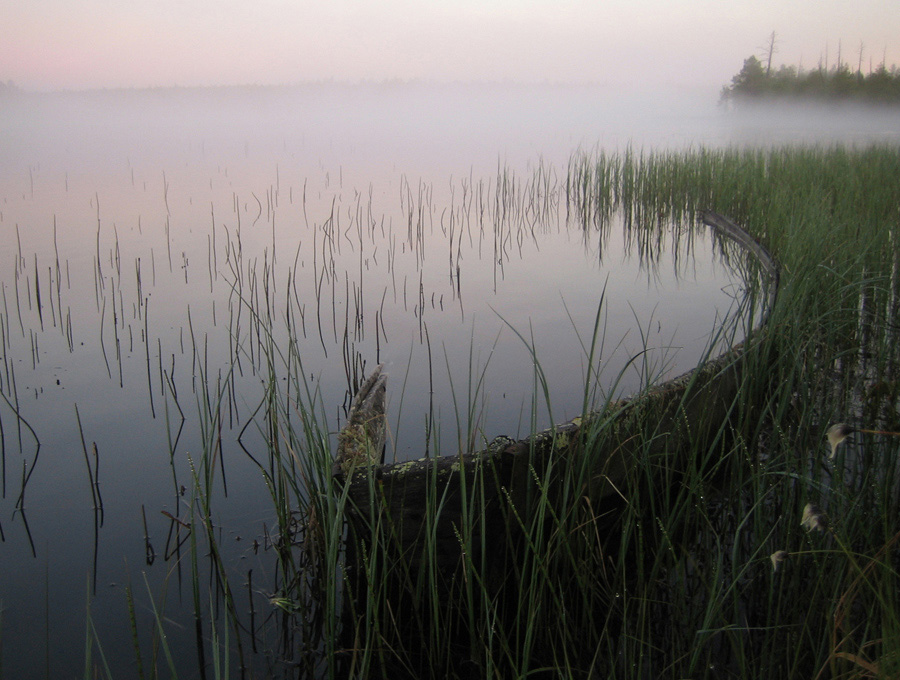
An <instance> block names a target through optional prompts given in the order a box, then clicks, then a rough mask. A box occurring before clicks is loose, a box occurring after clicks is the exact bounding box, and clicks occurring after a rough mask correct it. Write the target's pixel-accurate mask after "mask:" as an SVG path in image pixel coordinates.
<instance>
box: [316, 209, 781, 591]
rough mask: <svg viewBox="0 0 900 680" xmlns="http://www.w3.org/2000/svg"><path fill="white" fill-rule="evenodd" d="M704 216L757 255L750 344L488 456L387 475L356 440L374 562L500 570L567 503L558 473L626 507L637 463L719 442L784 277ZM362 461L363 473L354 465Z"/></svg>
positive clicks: (407, 568) (350, 494)
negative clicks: (527, 528)
mask: <svg viewBox="0 0 900 680" xmlns="http://www.w3.org/2000/svg"><path fill="white" fill-rule="evenodd" d="M700 217H701V219H702V220H703V222H704V223H705V224H707V225H709V226H711V227H713V228H714V229H716V230H717V231H718V232H719V233H720V234H721V235H723V236H725V237H726V238H728V239H731V240H732V241H734V242H736V243H737V244H739V245H740V246H741V247H742V248H743V249H744V250H745V251H747V252H749V253H750V254H752V255H753V256H754V258H755V259H756V260H757V261H758V263H759V265H760V266H761V268H762V273H763V275H764V277H765V281H764V290H763V293H764V296H765V303H764V308H763V311H762V313H761V314H760V316H759V317H758V320H757V324H756V326H755V328H754V329H752V332H748V334H747V337H746V338H745V340H744V341H743V342H741V343H738V344H736V345H734V346H732V347H731V348H730V349H728V350H727V351H725V352H724V353H722V354H721V355H719V356H717V357H715V358H712V359H710V360H708V361H706V362H703V363H701V364H700V365H699V366H698V367H697V368H695V369H693V370H691V371H689V372H687V373H685V374H683V375H681V376H679V377H677V378H674V379H672V380H669V381H666V382H664V383H662V384H660V385H657V386H655V387H652V388H650V389H649V390H647V391H645V392H642V393H641V394H639V395H636V396H634V397H630V398H626V399H622V400H619V401H616V402H611V403H608V404H606V405H605V407H603V408H601V409H599V410H597V411H593V412H591V413H589V414H587V415H585V416H584V417H579V418H575V419H573V420H570V421H569V422H567V423H563V424H560V425H555V426H553V427H550V428H548V429H546V430H544V431H542V432H538V433H536V434H534V435H532V436H530V437H526V438H524V439H520V440H513V439H511V438H509V437H498V438H496V439H495V440H494V441H492V442H491V443H490V444H488V445H487V446H486V447H485V448H484V449H483V450H480V451H473V452H467V453H463V454H460V455H455V456H442V457H432V458H422V459H419V460H412V461H408V462H403V463H395V464H390V465H382V464H375V461H374V460H373V459H372V458H371V455H370V454H371V449H369V448H368V447H366V448H365V452H366V456H362V455H360V456H357V455H356V454H352V455H351V454H348V453H347V451H348V444H347V442H349V441H351V440H354V438H355V437H356V435H355V434H353V433H351V434H349V435H345V434H344V433H342V435H341V437H342V438H339V453H338V461H337V462H336V464H335V467H334V475H333V479H334V481H335V483H336V486H337V488H338V489H339V490H340V491H341V492H343V493H346V497H347V501H348V502H347V505H346V506H345V515H346V516H347V519H348V521H349V524H350V526H351V529H352V531H353V534H354V535H355V536H356V538H357V540H358V541H359V542H360V543H361V544H362V546H363V549H364V551H365V552H369V548H370V547H371V544H372V543H373V542H374V541H379V542H381V543H382V546H383V547H385V548H387V552H388V554H389V557H388V559H390V560H392V562H393V564H394V566H395V567H396V566H399V567H401V570H402V571H403V572H405V573H406V574H414V573H415V571H416V570H417V569H418V568H419V566H420V565H421V564H422V562H421V559H422V557H423V556H424V555H426V554H428V555H430V556H433V558H436V560H437V564H436V565H434V566H436V567H437V568H438V570H440V571H442V572H443V573H445V574H452V573H453V572H454V570H455V569H457V568H458V567H459V566H460V565H461V564H462V561H463V560H465V561H471V562H473V563H474V564H480V563H481V564H487V565H491V564H492V561H493V560H494V558H495V557H498V556H501V555H505V554H508V553H506V552H505V551H506V550H507V547H508V546H509V545H510V543H511V541H514V540H515V539H514V538H513V536H514V535H515V534H516V532H517V530H518V529H519V528H521V527H522V526H523V519H522V518H523V517H525V516H526V515H527V513H528V511H529V508H530V507H531V506H530V503H531V501H532V499H533V498H534V497H535V495H536V494H541V493H543V494H549V495H550V496H551V498H552V497H553V495H555V494H558V493H560V490H559V489H557V488H556V486H555V485H556V484H557V483H558V482H559V481H560V480H561V479H564V476H563V475H560V474H559V471H560V470H561V469H562V468H563V467H566V468H567V469H568V472H570V473H571V471H572V467H571V466H577V468H576V469H577V470H578V471H579V475H581V488H583V492H582V493H583V494H584V495H586V496H587V497H588V498H589V499H590V500H591V502H592V503H593V504H601V503H603V502H604V500H609V499H612V498H614V497H617V496H621V491H620V489H621V488H623V482H624V481H625V479H626V476H627V475H628V474H629V473H630V472H631V471H632V470H633V468H634V465H635V461H636V460H637V458H636V454H637V453H638V452H640V453H641V455H643V456H645V457H646V455H647V453H648V452H649V453H650V454H651V455H656V454H659V455H664V456H669V457H672V456H678V455H679V454H681V453H684V452H686V451H689V450H691V447H697V446H704V445H707V444H708V443H709V442H711V441H713V440H714V438H715V437H718V436H720V434H721V428H722V426H723V424H724V423H726V422H727V421H728V418H729V415H730V413H731V412H732V411H733V409H734V408H735V405H736V397H737V394H738V391H739V388H740V385H741V379H742V378H741V376H742V372H743V370H744V368H745V361H744V359H745V356H746V352H745V350H746V348H747V343H748V342H749V341H751V340H752V338H751V335H753V334H754V333H758V332H759V331H760V329H761V328H762V327H763V326H764V325H765V324H766V322H767V321H768V316H769V313H770V311H771V309H772V306H773V305H774V302H775V297H776V295H777V292H778V283H779V273H778V266H777V264H776V262H775V260H774V259H773V258H772V256H771V255H770V254H769V253H768V251H767V250H766V249H765V248H764V247H763V246H762V245H761V244H760V243H759V242H758V241H756V240H755V239H753V237H752V236H750V235H749V234H748V233H747V232H746V231H744V230H743V229H741V228H740V227H739V226H737V225H736V224H734V223H733V222H732V221H731V220H729V219H727V218H725V217H723V216H722V215H718V214H717V213H714V212H711V211H704V212H702V213H701V214H700ZM373 378H374V382H373V383H372V384H373V385H374V386H376V388H380V389H382V391H381V392H380V395H381V396H380V397H379V398H378V399H380V402H379V401H378V399H376V400H375V403H380V405H381V408H382V414H383V404H384V402H383V397H384V393H383V388H384V376H382V375H381V374H380V367H379V369H376V372H375V373H373V375H372V376H370V378H369V380H368V381H367V382H366V384H365V385H364V388H365V387H367V386H369V383H370V382H371V381H373ZM361 392H362V390H361ZM358 399H359V396H357V400H358ZM357 400H354V403H356V401H357ZM360 403H361V404H365V403H366V400H365V398H363V399H362V400H361V402H360ZM361 408H362V409H363V410H362V411H361V413H362V414H363V415H360V416H359V419H358V420H357V421H354V420H353V417H354V416H356V412H355V411H354V412H353V413H352V415H351V419H350V424H349V425H348V427H351V426H353V427H357V426H356V425H353V423H354V422H363V423H368V422H370V421H369V420H368V418H369V415H368V413H369V412H368V411H366V410H365V408H367V407H365V406H363V407H361ZM381 422H383V420H382V421H381ZM345 430H346V428H345ZM365 441H366V442H368V435H367V438H366V439H365ZM340 442H343V444H342V443H340ZM382 444H383V440H382ZM342 447H343V448H342ZM366 457H368V462H366ZM351 459H352V460H353V461H354V463H353V465H352V469H351V468H350V467H348V465H347V461H348V460H351ZM673 464H677V462H674V463H673ZM568 478H569V479H570V480H571V478H572V477H571V474H570V475H569V477H568ZM486 551H487V552H490V553H492V554H489V555H486V554H484V553H485V552H486ZM354 554H356V553H355V552H354ZM433 558H430V559H433ZM484 558H488V559H487V560H485V561H483V562H482V560H483V559H484ZM496 563H497V564H498V565H500V564H502V563H503V560H496ZM498 568H500V569H503V568H504V567H498ZM499 578H502V576H500V577H499Z"/></svg>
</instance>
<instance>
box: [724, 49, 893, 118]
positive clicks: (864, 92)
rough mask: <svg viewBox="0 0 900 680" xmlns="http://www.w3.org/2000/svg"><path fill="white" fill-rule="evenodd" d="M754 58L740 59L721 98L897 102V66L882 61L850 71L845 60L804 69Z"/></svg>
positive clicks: (734, 99) (737, 99) (736, 99)
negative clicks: (873, 66) (739, 66)
mask: <svg viewBox="0 0 900 680" xmlns="http://www.w3.org/2000/svg"><path fill="white" fill-rule="evenodd" d="M769 54H770V58H769V61H768V64H766V65H764V64H763V63H762V62H761V61H760V60H759V59H757V58H756V57H749V58H747V59H745V60H744V67H743V68H742V69H741V70H740V73H738V74H737V75H736V76H734V78H732V79H731V85H728V86H726V87H724V88H722V101H736V102H737V101H742V100H743V101H766V100H785V99H810V100H817V101H834V102H845V101H859V102H870V103H882V104H893V105H897V104H900V69H898V68H897V67H896V66H893V65H892V66H891V67H890V68H887V67H886V66H885V64H884V63H883V62H882V64H881V65H880V66H878V67H877V68H876V69H874V70H871V69H870V71H869V73H867V74H863V73H862V69H861V68H858V69H857V70H856V71H852V70H851V69H850V66H849V65H848V64H846V63H840V62H839V63H838V65H836V66H834V67H832V68H830V69H829V68H826V67H823V66H820V67H819V68H816V69H812V70H809V71H804V70H802V69H799V68H796V67H794V66H781V67H779V68H777V69H775V68H772V65H771V52H770V53H769Z"/></svg>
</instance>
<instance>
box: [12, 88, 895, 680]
mask: <svg viewBox="0 0 900 680" xmlns="http://www.w3.org/2000/svg"><path fill="white" fill-rule="evenodd" d="M851 113H852V115H850V113H848V112H847V111H846V110H845V111H843V112H840V111H839V112H833V115H831V116H830V117H826V118H824V119H822V120H817V122H816V123H815V124H809V118H808V116H804V115H800V114H798V115H796V116H780V117H778V119H777V124H773V123H772V118H771V117H770V116H766V115H765V114H763V115H760V114H759V113H758V112H757V113H754V114H753V115H750V114H742V113H740V112H726V111H721V110H719V109H717V107H716V105H715V103H714V102H711V101H705V100H699V101H698V100H697V99H691V98H686V97H685V98H682V97H675V96H666V97H661V96H657V97H644V96H639V95H636V94H633V93H631V94H620V95H613V94H612V93H608V92H604V91H602V90H600V89H596V88H590V87H563V86H551V85H547V86H514V85H504V86H490V87H489V86H461V85H453V86H451V85H447V86H424V85H409V84H386V85H378V86H376V85H354V86H350V85H340V84H320V85H310V86H303V87H297V88H223V89H215V90H209V91H202V90H181V89H172V90H169V89H162V90H149V91H109V92H92V93H56V94H43V95H29V94H24V95H22V96H19V97H17V98H14V99H8V100H4V101H0V123H2V137H0V293H2V300H0V304H2V308H0V351H2V366H0V393H2V401H0V440H2V487H3V494H2V499H0V510H2V512H0V532H2V541H3V542H2V544H0V550H2V552H3V561H2V567H0V570H2V578H0V611H2V619H0V625H2V649H0V651H2V667H3V669H4V670H5V671H6V672H7V673H9V674H11V676H15V677H27V676H30V675H38V674H44V671H45V670H46V671H47V674H48V675H50V676H53V677H58V676H70V675H72V674H76V673H81V672H83V668H84V648H85V640H86V636H87V635H88V633H87V632H86V631H88V629H89V628H88V615H87V613H86V607H87V606H88V603H90V608H91V618H90V620H91V621H92V624H93V626H94V627H95V629H96V635H97V636H98V639H99V641H100V644H101V645H102V649H103V650H104V653H105V655H106V657H107V659H108V662H109V664H110V667H111V668H112V669H113V672H114V674H123V675H126V676H127V675H130V674H133V672H134V661H133V659H134V653H133V651H132V646H131V645H132V643H131V631H130V629H129V615H128V608H127V598H126V592H125V591H126V588H129V589H131V590H132V591H133V593H134V601H135V606H136V612H135V615H134V616H135V619H136V620H137V622H138V624H139V629H140V630H141V631H142V632H141V635H142V636H144V635H145V632H146V631H152V630H153V626H154V625H155V624H154V621H155V619H156V617H157V616H159V617H162V618H164V619H165V620H166V621H167V622H168V623H169V624H170V625H171V629H170V631H169V634H168V642H169V644H170V646H171V649H172V652H173V654H174V658H175V665H176V666H177V667H178V668H179V669H182V670H183V671H184V673H185V674H186V675H188V676H191V674H192V673H195V672H196V668H197V660H196V646H195V642H194V637H193V636H194V634H193V628H192V627H193V620H192V606H193V605H192V602H191V598H192V594H191V579H190V564H189V563H188V560H187V558H186V556H185V555H186V552H187V548H186V546H185V545H183V544H179V540H181V539H182V538H183V533H184V532H183V531H180V528H183V525H184V522H185V519H184V518H185V513H186V506H187V505H188V504H189V503H190V489H191V488H192V486H193V485H194V478H193V476H192V475H193V470H192V468H194V469H196V466H197V464H198V461H200V460H201V458H203V457H204V456H206V457H207V458H209V459H211V460H212V461H213V462H214V465H215V468H214V470H213V471H212V472H211V479H212V484H211V486H210V489H211V493H212V494H213V498H214V504H215V507H216V511H215V524H216V526H217V530H218V532H219V534H220V546H222V550H223V557H222V559H223V562H224V564H226V565H227V569H228V570H229V573H230V574H232V575H233V576H234V581H235V583H239V584H243V588H244V590H243V591H242V592H241V593H240V595H239V602H240V604H239V606H240V607H241V608H242V611H246V610H249V609H250V608H251V607H252V608H253V609H254V610H255V611H257V612H265V611H266V608H267V607H269V608H271V604H270V602H269V600H270V597H271V596H272V595H273V593H274V588H275V583H276V581H277V575H276V574H275V573H274V571H273V570H274V568H275V561H274V558H273V555H272V554H271V551H270V550H269V548H270V543H271V541H270V538H271V537H270V535H269V531H270V530H271V528H272V526H273V511H272V508H271V500H270V497H269V493H268V491H267V489H266V486H265V483H264V480H263V477H262V475H261V474H260V468H259V466H258V465H257V462H260V463H261V464H262V465H263V466H264V465H265V460H264V458H262V457H264V455H265V451H266V446H267V444H266V442H267V441H268V440H269V439H270V438H272V437H275V438H277V436H278V435H277V433H274V434H273V433H271V432H268V431H267V430H266V425H265V421H264V418H263V417H262V415H261V414H262V413H263V412H264V410H265V406H266V404H267V400H268V399H270V397H271V389H272V386H273V384H274V385H277V384H279V381H282V382H285V384H287V385H298V384H302V385H304V386H305V389H304V391H303V393H299V394H293V395H291V394H287V395H286V396H287V400H288V402H290V403H293V404H294V405H295V408H296V410H297V411H298V412H300V411H301V410H304V409H309V411H310V412H312V413H313V414H314V416H315V417H316V418H317V420H318V421H319V422H320V423H321V424H322V426H323V427H324V428H325V429H326V430H327V432H328V433H329V434H330V436H331V437H332V438H334V436H335V433H336V431H337V430H338V429H339V427H340V425H341V423H342V422H343V420H344V418H345V417H346V410H347V408H348V406H349V401H350V398H351V397H352V394H353V392H354V391H355V388H356V386H357V385H358V384H359V382H360V381H361V380H362V379H363V378H364V376H365V375H366V374H367V373H368V372H369V371H370V370H371V369H372V368H373V367H374V366H375V365H377V364H384V365H385V370H386V372H387V374H388V376H389V385H388V423H389V437H388V446H387V450H386V459H387V460H407V459H411V458H419V457H422V456H425V455H449V454H454V453H458V452H459V451H460V450H461V449H466V450H468V449H471V448H480V447H481V446H483V445H485V444H486V443H487V442H488V441H490V440H491V439H492V438H493V437H495V436H497V435H510V436H514V437H516V436H518V437H522V436H526V435H527V434H528V433H529V432H531V431H532V429H533V428H535V427H537V428H543V427H547V426H549V425H551V424H553V423H555V422H562V421H564V420H568V419H570V418H572V417H575V416H577V415H578V414H580V413H581V412H582V410H583V408H584V405H585V403H588V404H589V405H590V404H599V403H602V402H603V401H604V400H605V399H608V398H616V397H620V396H624V395H628V394H631V393H633V392H635V391H637V390H639V389H640V388H641V387H643V386H646V385H648V384H650V383H652V382H656V381H659V380H662V379H665V378H668V377H673V376H675V375H678V374H680V373H682V372H684V371H687V370H689V369H691V368H692V367H694V366H695V365H696V364H697V363H698V362H699V361H700V360H701V359H702V358H703V357H704V356H705V355H706V354H707V353H708V352H710V351H712V350H713V349H723V348H724V347H725V346H727V344H728V343H727V341H728V340H730V339H732V338H733V337H737V336H733V335H731V333H732V332H734V333H738V334H739V332H740V330H741V323H740V319H738V318H737V317H736V314H737V313H738V312H739V311H740V309H741V304H742V301H743V295H744V293H745V291H746V285H745V282H744V281H743V279H742V272H741V271H740V269H739V268H737V269H735V268H733V267H732V266H730V264H729V262H728V261H727V258H723V256H722V246H721V243H720V241H718V240H717V239H716V238H715V237H714V236H713V235H712V234H711V233H709V231H708V229H707V228H705V227H702V226H700V225H697V224H667V225H663V226H664V227H665V228H659V227H658V228H657V229H656V230H655V231H654V232H653V238H647V236H646V234H647V232H646V230H645V229H644V228H643V226H642V225H640V224H634V223H631V222H629V221H628V220H627V219H625V218H624V217H623V216H622V215H618V214H611V215H608V216H605V218H604V219H600V220H590V221H587V222H585V221H584V220H583V219H580V217H579V215H578V214H577V213H573V212H572V211H571V210H570V206H569V205H568V204H567V201H566V180H567V167H568V163H569V160H570V158H572V156H573V154H577V153H582V152H584V153H591V152H592V151H594V150H598V149H609V150H622V149H625V148H627V147H629V146H630V147H632V148H635V149H641V148H648V149H649V148H686V147H689V146H696V145H710V146H724V145H729V144H754V145H755V144H775V143H782V142H787V141H801V142H833V141H844V142H851V143H853V142H865V141H869V140H871V139H876V140H878V139H895V138H896V137H895V136H896V134H897V131H896V127H895V126H894V125H893V121H892V119H891V118H890V117H882V116H881V114H878V113H860V112H851ZM866 116H868V117H866ZM723 325H724V326H725V327H727V328H730V329H731V330H730V331H729V334H728V335H727V336H726V337H725V338H723V337H719V336H716V337H717V343H718V344H716V345H715V347H711V344H712V343H713V341H712V340H711V338H712V337H713V336H714V334H715V333H716V331H717V329H720V328H722V327H723ZM287 377H291V378H292V379H291V380H290V381H286V378H287ZM585 385H587V386H588V389H587V393H586V390H585ZM288 389H290V388H288ZM257 457H260V459H259V460H258V459H257ZM250 574H252V576H251V575H250ZM210 578H211V579H212V576H210ZM154 607H156V608H157V612H156V613H154ZM263 615H264V614H260V616H263ZM93 634H94V633H93V630H92V632H91V635H93ZM146 635H147V636H149V632H147V633H146ZM148 640H149V637H148ZM143 644H149V642H147V641H146V640H144V641H143Z"/></svg>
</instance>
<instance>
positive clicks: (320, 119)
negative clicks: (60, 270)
mask: <svg viewBox="0 0 900 680" xmlns="http://www.w3.org/2000/svg"><path fill="white" fill-rule="evenodd" d="M0 125H2V127H3V129H4V131H5V134H4V135H3V136H2V138H0V159H2V162H3V163H4V164H7V165H10V164H12V165H14V164H15V163H16V162H17V161H22V162H25V157H26V155H27V154H26V152H30V151H33V150H34V149H35V148H37V147H42V148H44V149H46V150H47V156H45V157H47V158H50V157H57V158H59V160H60V163H61V164H62V165H66V164H67V162H66V158H67V157H71V158H75V157H77V158H78V159H79V162H84V159H85V158H89V157H93V158H95V159H96V161H97V162H98V163H108V162H110V160H111V159H113V158H124V157H127V158H130V159H132V160H133V159H135V158H140V157H144V156H148V155H153V154H157V153H160V154H162V153H166V149H167V148H171V147H173V146H174V147H183V146H184V145H185V144H200V145H202V146H203V148H204V149H205V151H206V152H207V153H215V152H217V151H221V152H222V153H223V154H226V155H227V154H230V153H231V152H232V151H233V150H235V149H237V150H239V151H240V152H241V154H242V156H244V157H245V158H253V157H255V158H258V159H259V161H260V162H261V163H265V162H266V159H267V158H268V159H271V158H272V157H273V150H279V151H280V150H283V149H284V148H290V149H291V150H292V151H293V153H295V154H299V155H304V156H307V157H312V158H315V159H318V160H319V161H320V162H321V164H322V166H323V167H332V168H334V169H335V170H337V169H338V168H340V169H342V170H344V171H345V172H346V171H350V170H353V169H357V170H359V171H360V172H376V173H383V172H393V171H399V172H402V173H405V174H407V176H412V177H415V176H429V175H432V174H433V173H434V171H435V169H436V168H440V174H441V176H446V174H447V173H448V172H450V173H453V174H455V175H457V176H458V175H459V174H463V173H466V174H467V173H468V172H470V171H471V170H473V169H474V170H476V171H484V170H490V169H491V168H494V169H496V167H497V165H498V162H502V163H503V164H504V165H505V166H508V167H513V168H516V167H522V168H524V167H526V166H527V165H528V164H530V163H534V162H536V161H537V160H539V159H542V160H544V161H547V162H552V163H555V164H561V165H563V166H564V165H565V163H566V162H567V161H568V159H569V157H570V156H571V155H572V153H574V152H576V151H579V150H591V149H598V148H599V149H605V150H611V151H614V150H621V149H624V148H627V147H631V148H638V149H684V148H690V147H696V146H701V145H702V146H707V147H724V146H746V145H750V146H757V145H766V146H771V145H776V144H782V145H784V144H833V143H850V144H871V143H890V144H894V143H896V142H897V141H898V133H900V110H898V109H897V108H890V109H885V108H884V107H869V106H865V105H862V104H859V103H846V104H841V105H833V106H827V107H825V106H818V105H811V104H809V103H801V102H791V103H790V104H788V103H784V102H770V101H766V100H760V101H755V102H753V104H752V105H749V104H748V105H746V106H744V105H742V106H734V105H733V103H732V102H729V103H727V104H725V105H722V104H720V103H719V102H718V100H717V97H716V95H715V93H713V92H704V93H694V92H686V91H684V90H680V89H677V88H673V89H671V90H668V91H663V90H642V89H640V88H638V87H637V86H635V87H633V88H630V89H627V90H626V89H622V88H606V87H601V86H595V85H591V86H586V85H563V84H544V85H525V84H518V83H491V84H486V83H475V84H463V83H453V84H436V83H423V82H410V81H402V82H401V81H393V82H383V83H374V82H373V83H356V84H352V83H342V82H320V83H308V84H302V85H292V86H233V87H209V88H194V87H166V88H149V89H110V90H86V91H59V92H47V93H35V92H26V91H22V90H16V91H14V92H12V93H10V92H9V91H7V96H5V97H2V98H0Z"/></svg>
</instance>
